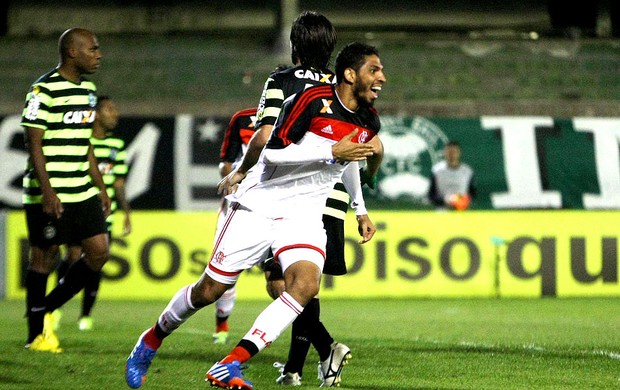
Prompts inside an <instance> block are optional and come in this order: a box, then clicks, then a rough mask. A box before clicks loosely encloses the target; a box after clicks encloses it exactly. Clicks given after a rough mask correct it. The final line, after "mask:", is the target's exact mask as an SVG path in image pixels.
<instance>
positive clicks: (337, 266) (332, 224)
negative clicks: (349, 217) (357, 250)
mask: <svg viewBox="0 0 620 390" xmlns="http://www.w3.org/2000/svg"><path fill="white" fill-rule="evenodd" d="M323 227H324V228H325V233H326V234H327V245H326V247H325V265H324V266H323V273H324V274H325V275H344V274H346V273H347V264H346V262H345V260H344V220H342V219H340V218H335V217H332V216H330V215H323Z"/></svg>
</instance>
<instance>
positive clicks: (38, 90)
mask: <svg viewBox="0 0 620 390" xmlns="http://www.w3.org/2000/svg"><path fill="white" fill-rule="evenodd" d="M52 102H53V100H52V97H51V96H50V93H49V90H48V89H47V88H45V87H44V86H43V85H41V84H34V85H33V86H32V88H31V89H30V91H29V92H28V94H27V95H26V104H25V107H24V110H23V112H22V121H21V125H22V126H27V127H35V128H38V129H43V130H46V129H47V119H48V115H49V108H50V106H51V105H52Z"/></svg>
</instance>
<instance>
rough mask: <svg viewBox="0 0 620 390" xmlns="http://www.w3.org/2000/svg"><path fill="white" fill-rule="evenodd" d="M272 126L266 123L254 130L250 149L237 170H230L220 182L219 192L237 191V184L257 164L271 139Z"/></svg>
mask: <svg viewBox="0 0 620 390" xmlns="http://www.w3.org/2000/svg"><path fill="white" fill-rule="evenodd" d="M272 128H273V126H271V125H264V126H261V127H260V128H259V129H258V130H256V131H255V132H254V135H252V138H250V142H248V149H247V151H246V152H245V154H244V155H243V160H242V161H241V164H240V165H239V166H238V167H237V168H236V169H235V170H233V171H232V172H229V173H228V174H227V175H226V176H225V177H224V178H223V179H222V180H220V182H219V183H218V185H217V191H218V193H220V194H223V195H228V194H231V193H233V192H235V189H236V186H237V185H238V184H239V183H241V180H243V179H244V178H245V176H246V175H247V174H248V171H249V170H250V168H252V167H253V166H254V165H256V162H257V161H258V158H259V157H260V154H261V152H262V151H263V147H264V146H265V144H266V143H267V140H268V139H269V134H271V129H272Z"/></svg>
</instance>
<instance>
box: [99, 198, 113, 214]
mask: <svg viewBox="0 0 620 390" xmlns="http://www.w3.org/2000/svg"><path fill="white" fill-rule="evenodd" d="M99 199H101V209H102V210H103V216H104V217H106V218H108V217H109V216H110V213H111V212H112V199H110V197H109V196H108V193H107V192H105V191H99Z"/></svg>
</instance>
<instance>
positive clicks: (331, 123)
mask: <svg viewBox="0 0 620 390" xmlns="http://www.w3.org/2000/svg"><path fill="white" fill-rule="evenodd" d="M336 69H337V74H339V75H341V77H339V80H342V81H339V83H338V84H337V86H335V87H334V86H332V85H317V86H315V87H311V88H309V89H307V90H305V91H303V92H300V93H298V94H297V95H296V97H295V98H294V99H291V100H288V101H287V103H285V104H284V106H283V110H282V115H281V117H280V119H278V122H277V123H276V125H275V127H274V129H273V133H272V137H271V138H270V140H269V143H268V144H267V145H266V147H265V149H264V151H263V153H262V154H261V158H260V160H259V162H258V164H257V165H256V168H255V169H253V170H252V171H250V173H249V174H248V177H247V178H246V180H244V181H243V182H242V183H241V184H240V186H239V190H238V191H237V192H235V193H234V194H230V195H228V196H227V200H229V201H231V202H232V203H231V206H230V207H227V208H226V214H225V215H224V216H223V221H222V223H218V231H217V233H216V239H215V244H214V249H213V251H212V257H211V260H210V262H209V264H208V266H207V267H206V269H205V272H204V274H203V275H202V276H201V277H200V279H199V280H198V281H197V282H196V283H193V284H190V285H188V286H185V287H183V288H181V289H180V290H179V291H178V292H177V293H176V294H175V296H174V297H173V298H172V299H171V300H170V302H169V303H168V305H167V306H166V308H165V309H164V310H163V312H162V313H161V315H160V317H159V319H158V320H157V322H156V324H155V325H154V326H153V327H151V328H149V329H147V330H146V331H144V332H143V333H142V335H141V336H140V337H139V339H138V341H137V343H136V345H135V347H134V349H133V350H132V352H131V354H130V356H129V357H128V359H127V364H126V380H127V384H128V385H129V386H130V387H133V388H137V387H140V386H141V385H142V383H143V382H144V380H145V379H146V373H147V370H148V368H149V366H150V364H151V362H152V360H153V358H154V357H155V355H156V353H157V350H158V349H159V348H160V347H161V345H162V343H163V340H164V339H165V338H166V337H168V336H170V335H171V334H172V332H174V330H176V329H178V328H179V327H180V326H181V325H183V324H184V323H185V322H186V321H187V320H188V319H189V318H190V317H191V316H192V315H193V314H195V313H196V312H198V311H199V310H200V309H201V308H203V307H205V306H207V305H209V304H212V303H213V302H215V300H217V299H218V298H219V297H220V296H221V295H222V294H223V293H224V292H225V291H226V290H227V289H228V288H230V287H231V286H233V285H234V284H235V283H236V282H237V280H238V277H239V275H240V274H241V273H242V272H243V271H244V270H246V269H249V268H251V267H253V266H254V265H256V264H258V263H260V262H261V261H264V260H265V259H266V257H267V253H268V251H272V253H274V256H275V259H276V261H277V262H278V263H279V264H280V265H281V267H282V270H283V274H284V279H285V291H284V292H283V293H282V294H281V295H280V296H279V297H278V298H277V299H275V300H274V301H273V302H272V303H271V304H270V305H269V306H268V307H267V308H266V309H265V310H264V311H263V312H262V313H261V314H260V315H259V316H258V317H257V319H256V321H255V323H254V324H253V325H252V327H251V329H250V330H249V331H248V332H247V333H246V335H245V336H244V337H243V339H242V340H241V341H240V342H239V343H238V344H237V346H236V347H235V348H234V349H233V350H232V351H231V353H230V354H229V355H228V356H226V357H225V358H224V359H222V360H221V361H220V362H218V363H216V364H214V365H213V366H212V367H211V369H209V371H208V372H207V375H206V377H207V380H208V381H209V382H210V383H211V384H212V385H214V386H218V387H221V388H226V389H230V388H237V389H243V390H251V389H253V386H252V384H251V383H250V382H248V381H247V380H245V379H243V375H242V373H241V369H242V368H241V364H242V363H244V362H246V361H247V360H249V359H250V358H251V357H252V356H254V355H256V354H257V353H259V352H260V351H261V350H262V349H264V348H265V347H266V346H268V345H269V344H271V342H273V341H274V340H275V339H276V338H277V337H278V336H279V335H280V334H281V333H282V332H283V331H284V330H285V329H286V328H287V327H288V326H289V325H290V324H291V323H292V322H293V321H294V319H295V318H296V317H297V316H298V315H299V314H300V313H301V312H302V311H303V308H304V306H305V305H307V304H308V303H309V302H310V300H311V299H312V298H313V297H314V296H316V294H317V293H318V291H319V282H320V277H321V271H322V269H323V263H324V262H325V246H326V240H327V237H326V233H325V230H324V228H323V221H322V218H321V217H322V214H323V209H324V207H325V202H326V200H327V196H328V195H329V192H330V191H331V189H332V188H333V186H334V185H335V183H336V181H337V180H338V178H340V177H341V176H342V175H343V174H344V172H345V171H346V170H347V166H348V165H350V164H351V162H354V161H362V160H367V162H368V163H369V164H371V165H373V166H372V167H371V168H372V169H378V167H375V166H374V164H376V163H378V161H377V160H375V159H373V158H372V156H373V151H374V149H375V148H374V146H373V145H369V144H368V143H367V142H368V141H370V140H371V139H372V138H373V137H374V136H375V135H376V133H377V132H378V131H379V129H380V126H381V125H380V121H379V118H378V115H377V113H376V111H375V110H374V109H373V108H372V104H373V103H374V100H375V99H377V97H378V92H379V91H380V90H381V86H382V85H383V83H384V82H385V76H384V74H383V66H382V65H381V62H380V59H379V57H378V54H377V51H376V50H375V49H374V48H372V47H370V46H367V45H363V44H355V45H348V46H347V47H345V48H344V49H343V51H341V53H340V54H339V56H338V58H337V59H336ZM355 172H356V173H357V171H355ZM361 233H362V235H363V239H364V240H367V239H369V238H370V237H369V234H370V233H369V232H368V231H364V232H361Z"/></svg>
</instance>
